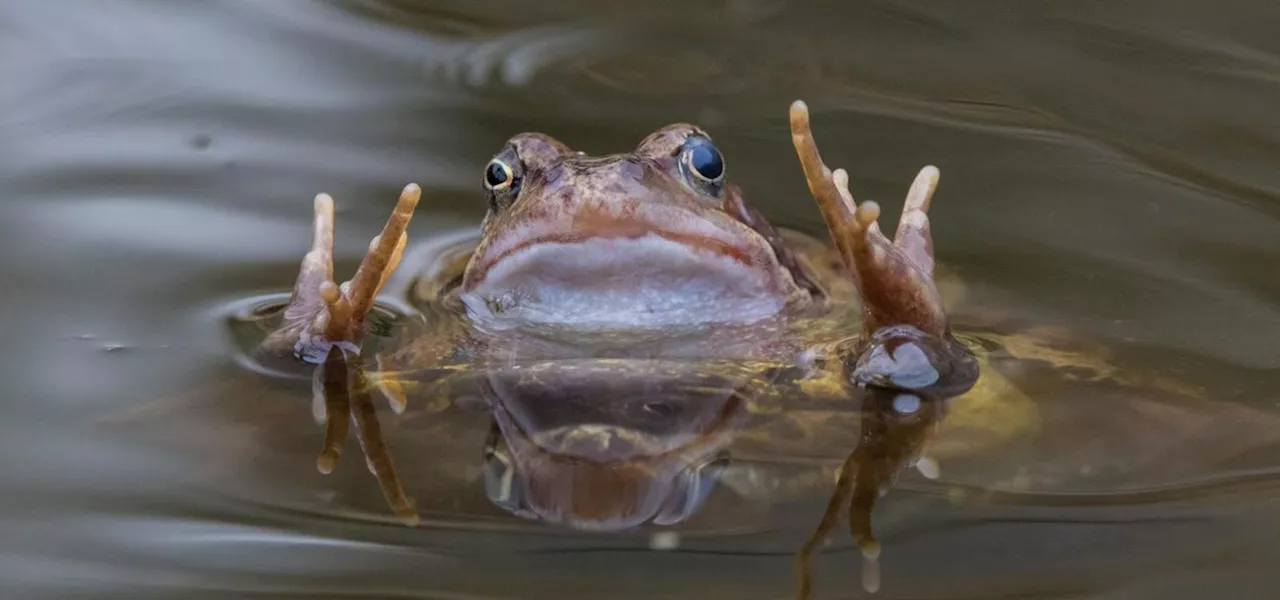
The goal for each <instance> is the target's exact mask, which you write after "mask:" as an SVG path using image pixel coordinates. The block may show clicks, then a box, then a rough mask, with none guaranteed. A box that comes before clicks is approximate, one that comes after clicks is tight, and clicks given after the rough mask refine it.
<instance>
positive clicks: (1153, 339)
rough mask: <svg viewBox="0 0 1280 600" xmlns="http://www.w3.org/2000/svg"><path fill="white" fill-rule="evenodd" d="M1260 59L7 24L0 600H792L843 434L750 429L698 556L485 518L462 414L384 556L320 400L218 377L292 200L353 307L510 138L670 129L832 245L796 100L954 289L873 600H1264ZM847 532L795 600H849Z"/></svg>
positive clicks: (1241, 25) (395, 31) (519, 13)
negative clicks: (393, 224) (923, 178)
mask: <svg viewBox="0 0 1280 600" xmlns="http://www.w3.org/2000/svg"><path fill="white" fill-rule="evenodd" d="M1277 27H1280V5H1275V4H1273V3H1268V2H1262V1H1258V0H1252V1H1245V0H1239V1H1229V2H1216V3H1203V2H1200V3H1197V2H1183V1H1163V2H1144V3H1080V2H1041V3H1026V2H990V3H985V4H983V5H981V6H978V5H973V4H970V3H954V2H951V3H947V2H897V3H888V2H861V3H846V2H810V3H786V2H779V1H769V0H735V1H727V2H718V3H710V4H708V5H705V6H701V5H692V4H690V3H671V4H670V5H669V6H668V5H658V4H650V3H635V2H572V1H563V0H562V1H557V2H544V3H519V2H505V3H486V4H485V5H484V6H478V5H477V3H472V2H432V3H427V2H408V1H403V0H401V1H377V0H350V1H347V2H309V3H303V2H291V3H284V2H213V1H207V2H199V3H195V2H186V3H168V2H165V3H157V2H116V3H112V4H111V5H109V6H108V5H105V4H103V3H100V2H90V1H84V0H81V1H73V0H66V1H63V2H57V3H52V2H38V1H35V0H10V1H7V2H4V3H3V4H2V5H0V80H3V82H4V83H3V85H0V199H3V202H2V203H0V248H3V254H0V256H2V257H3V259H2V260H0V269H3V278H2V281H3V282H4V294H3V300H2V301H3V314H4V324H5V325H4V331H5V333H6V334H7V336H8V338H9V344H8V346H7V348H8V350H7V352H6V353H5V356H4V364H5V367H4V368H3V372H4V374H5V376H4V382H5V391H6V393H5V394H4V395H3V403H2V404H0V406H2V407H3V408H0V410H3V418H0V449H2V450H3V451H2V452H0V456H2V458H0V465H3V467H2V468H0V507H2V508H3V513H2V514H3V515H4V516H3V517H0V532H2V534H0V540H3V541H2V542H0V590H2V591H3V594H2V595H3V596H4V597H6V598H78V597H95V598H150V597H154V598H173V597H183V598H202V597H210V598H212V597H219V598H221V597H236V598H258V597H263V598H265V597H271V598H291V597H333V598H339V597H341V598H347V597H351V598H365V597H368V598H374V597H377V598H385V597H395V598H401V597H404V598H620V599H623V598H703V597H708V596H709V595H710V596H714V597H723V598H735V599H739V598H785V597H790V596H791V595H792V594H793V590H794V585H795V581H794V570H793V563H794V556H795V553H796V552H797V551H798V550H799V549H800V548H801V546H802V545H803V544H804V542H805V540H806V539H807V538H808V537H809V535H810V534H811V533H812V532H813V530H814V529H815V527H817V525H818V522H819V520H820V519H821V518H822V516H823V513H824V510H825V507H826V504H827V501H828V498H829V497H830V495H831V494H832V493H833V491H834V490H835V488H836V475H837V473H838V471H839V470H840V467H841V464H842V463H843V462H844V461H845V457H846V456H847V455H849V454H850V453H851V452H853V451H854V449H855V446H856V445H857V443H858V430H859V422H860V419H861V422H862V426H863V427H866V426H867V423H868V422H870V421H867V420H866V417H860V416H859V413H858V412H856V411H854V410H853V409H852V408H849V407H845V406H843V405H841V404H840V403H827V404H821V405H817V406H813V405H806V406H802V407H795V406H791V407H788V406H787V405H786V404H785V403H783V404H779V405H778V406H775V407H774V408H775V409H776V411H775V412H776V413H781V414H784V415H786V416H785V417H778V418H777V419H765V418H758V419H756V420H754V421H752V424H751V426H750V427H748V428H747V429H746V430H745V431H744V432H743V433H742V434H741V435H740V436H739V437H738V438H736V439H735V440H734V441H733V443H732V444H731V445H730V446H729V448H730V450H731V451H732V453H733V456H734V460H733V461H732V462H731V463H730V466H729V467H728V468H727V469H725V471H724V472H723V473H722V474H721V475H720V478H719V479H720V484H719V485H718V486H716V487H715V489H713V490H711V491H710V493H709V495H708V496H707V498H706V499H705V504H704V505H703V506H702V508H701V509H700V510H696V511H693V513H694V514H693V515H692V516H691V517H690V519H689V520H688V521H686V522H684V523H681V524H679V525H676V526H674V527H672V528H666V527H652V526H650V527H645V528H641V529H638V530H631V531H625V532H619V533H588V532H579V531H574V530H570V529H567V528H561V527H554V526H550V525H541V524H538V523H537V522H535V521H531V520H528V519H522V518H520V517H517V516H513V515H511V514H509V513H508V512H507V511H505V510H504V509H503V508H502V507H501V506H499V505H498V504H495V502H493V501H491V496H489V495H486V494H487V493H488V492H487V490H488V489H489V488H487V487H486V481H487V480H486V476H488V475H492V473H488V472H487V471H486V458H485V456H486V453H485V449H486V447H487V444H488V443H489V441H491V439H490V434H491V424H492V423H491V418H490V416H489V415H488V413H486V412H485V411H484V410H482V409H479V408H477V406H476V404H477V401H476V400H475V399H468V398H435V399H431V400H429V401H425V402H424V403H423V404H422V405H421V406H411V407H410V409H409V410H408V411H406V412H405V413H404V414H403V415H399V416H396V415H394V414H392V413H391V412H390V411H387V410H383V409H382V408H380V409H379V410H380V412H383V413H384V414H383V417H384V419H383V427H384V429H385V430H386V432H387V436H388V444H389V445H390V446H392V447H393V448H394V450H395V452H396V454H397V459H398V460H399V461H400V464H401V466H400V470H401V473H402V476H403V478H404V480H405V485H406V488H408V489H407V491H408V492H409V493H410V494H411V495H412V496H413V497H414V498H415V499H416V500H417V502H418V509H419V512H420V514H421V516H422V523H421V524H420V525H419V526H418V527H415V528H408V527H405V526H403V525H401V524H400V523H398V522H397V521H396V520H395V519H393V518H392V516H391V514H390V511H388V509H387V507H386V504H385V502H384V501H383V499H382V496H381V494H380V492H379V489H378V487H377V484H376V482H375V481H374V480H373V478H372V477H371V476H370V475H369V473H368V472H367V470H365V469H364V468H362V467H361V466H360V465H359V458H358V451H356V450H354V449H350V450H348V454H349V455H351V456H348V457H346V458H344V461H345V462H344V463H343V465H342V468H339V469H338V470H337V471H336V472H335V473H333V474H331V475H328V476H325V475H321V474H320V473H318V472H317V471H316V469H315V456H316V453H317V452H318V451H319V448H320V444H321V438H322V436H323V428H322V427H320V426H317V425H316V424H315V420H314V418H313V415H312V407H311V392H310V383H309V382H308V381H307V380H306V379H305V377H303V378H299V377H293V378H290V377H284V376H278V375H279V374H269V373H268V374H264V373H259V372H254V371H252V370H251V369H249V368H246V365H245V364H244V363H243V361H241V360H239V356H240V350H239V348H240V345H239V344H238V343H237V338H236V337H235V335H234V334H235V332H236V331H237V330H235V329H234V328H232V327H230V326H229V323H230V322H231V321H232V320H234V319H233V317H234V315H235V314H237V311H243V310H248V308H246V307H251V306H253V303H254V301H256V300H258V299H263V298H269V297H270V295H271V294H279V293H282V292H287V290H288V287H289V285H290V284H291V282H292V278H293V277H294V275H295V273H296V268H297V264H298V260H299V259H300V257H301V255H302V253H303V252H304V251H305V249H306V248H307V246H308V244H309V235H310V229H309V227H310V225H309V216H310V215H309V210H310V199H311V197H312V196H313V195H314V194H315V193H316V192H318V191H327V192H329V193H331V194H333V195H334V196H335V197H336V198H337V202H338V209H339V213H338V240H337V246H338V251H339V255H340V256H339V259H340V260H339V264H338V265H337V266H338V269H339V272H341V273H349V272H351V270H352V269H353V268H354V266H355V262H356V261H357V260H358V258H359V256H360V252H362V251H363V249H364V247H365V245H366V244H367V243H368V239H369V237H370V236H371V235H373V234H374V232H376V231H377V228H378V227H379V226H380V224H381V222H382V221H383V219H384V218H385V215H386V213H387V211H388V210H389V209H390V207H391V205H392V203H393V202H394V200H395V195H396V192H397V191H398V190H399V188H400V187H401V186H402V185H404V184H405V183H407V182H410V181H414V182H418V183H419V184H421V185H422V186H423V189H424V202H423V205H424V206H423V207H422V208H420V211H419V214H418V216H417V218H416V219H415V220H414V222H413V225H412V229H411V232H410V233H411V236H412V239H413V240H414V241H415V242H416V243H417V244H418V245H419V246H418V247H421V244H425V243H429V242H430V241H432V240H439V239H442V236H456V235H458V234H460V233H465V232H467V231H470V230H471V229H472V228H474V226H475V225H476V224H477V223H478V222H479V219H480V218H481V216H482V215H483V212H484V208H485V205H484V199H483V197H482V195H481V194H480V192H479V181H480V173H481V168H482V167H483V165H484V164H485V161H487V160H488V158H489V157H490V156H491V155H492V154H493V152H495V151H496V150H497V149H498V148H500V146H501V144H502V142H503V141H504V140H505V139H506V138H507V137H508V136H509V135H510V134H512V133H515V132H518V131H525V130H535V131H545V132H547V133H550V134H552V135H555V136H556V137H558V138H560V139H561V140H564V141H566V142H567V143H569V144H571V145H573V146H575V147H577V148H581V149H583V150H586V151H588V152H593V153H595V152H608V151H617V150H622V149H627V148H631V147H633V146H634V144H635V143H636V141H638V140H639V139H640V138H641V137H643V136H644V135H645V134H647V133H648V132H650V131H652V130H653V129H655V128H657V127H658V126H660V125H663V124H666V123H669V122H674V121H694V122H697V123H700V124H701V125H703V126H704V127H705V128H706V129H708V130H709V131H711V133H712V134H713V135H714V136H715V138H716V140H717V143H718V144H719V146H720V147H721V149H722V150H723V151H724V152H725V155H726V156H727V160H728V170H729V173H730V177H733V178H734V179H735V180H736V181H737V182H738V183H740V184H741V185H743V187H744V188H745V189H746V192H747V194H748V197H749V198H750V200H751V201H752V202H753V204H755V205H756V206H757V207H758V208H760V209H761V210H762V211H763V212H765V213H766V214H768V215H769V216H770V217H771V218H772V219H774V221H775V223H777V224H780V225H787V226H790V227H794V228H797V229H800V230H804V231H809V232H812V233H815V234H822V228H821V221H820V219H819V216H818V213H817V211H816V210H814V208H813V206H812V201H811V200H810V199H809V196H808V194H807V193H806V189H805V185H804V182H803V179H802V176H801V171H800V169H799V166H798V165H797V164H796V161H795V154H794V151H793V150H792V148H791V145H790V140H789V138H788V133H787V123H786V107H787V104H788V103H789V102H790V101H791V100H792V99H794V98H804V99H805V100H806V101H808V103H809V105H810V106H811V107H812V108H813V110H814V123H815V128H816V131H817V133H818V135H819V137H820V139H822V140H823V142H822V143H823V148H824V155H825V157H826V158H827V160H828V162H830V163H831V164H833V165H840V166H846V167H848V168H849V169H850V172H851V179H852V181H853V184H852V187H853V188H854V192H855V194H858V195H860V196H862V197H866V198H874V199H877V200H880V201H881V202H882V204H883V205H885V206H886V207H887V208H888V209H889V210H888V212H889V213H890V214H888V215H886V218H888V219H891V220H892V219H894V218H895V217H896V215H895V214H892V213H894V212H895V209H896V206H897V204H898V202H899V198H901V197H902V194H903V192H904V191H905V189H906V186H907V184H908V183H909V182H910V179H911V177H912V176H913V175H914V173H915V171H916V169H918V168H919V166H921V165H923V164H936V165H938V166H939V167H940V168H941V170H942V174H943V176H942V185H941V189H940V191H939V194H938V197H937V199H936V201H935V208H934V210H933V219H934V223H935V241H936V246H937V248H938V252H939V257H940V260H941V262H942V263H943V265H944V266H945V267H947V268H948V269H949V272H950V273H952V274H953V276H954V279H953V280H951V281H952V283H949V284H948V286H947V287H946V288H945V293H946V294H947V295H948V300H949V301H950V302H951V303H952V304H953V305H954V309H953V319H954V321H955V325H956V328H957V329H958V330H960V331H961V332H964V333H965V334H966V335H967V336H969V338H970V339H971V340H973V341H974V343H975V344H979V345H982V346H983V347H985V348H987V349H988V351H989V356H988V357H987V360H988V361H989V362H988V366H987V368H986V369H985V370H984V373H983V379H982V380H981V381H980V382H979V385H978V386H977V387H976V388H975V389H974V390H973V391H972V392H970V393H969V394H967V395H965V396H963V397H960V398H956V399H954V400H952V402H951V405H950V406H949V407H948V410H947V415H946V417H945V418H943V419H942V420H941V421H940V422H938V423H936V425H937V426H938V427H939V429H938V431H937V432H936V435H933V436H932V437H931V438H930V439H929V440H928V447H929V448H930V449H929V451H928V452H929V455H930V456H932V457H933V458H935V459H936V460H937V462H938V464H939V467H940V476H939V477H938V478H937V479H929V478H927V477H924V476H923V475H921V474H920V473H919V472H918V471H917V470H907V471H904V472H903V473H902V474H901V476H900V477H899V479H898V480H897V483H896V484H895V486H894V488H893V491H891V492H890V493H889V494H888V495H887V496H885V497H884V498H882V499H881V500H880V501H879V504H878V505H877V507H876V512H875V513H874V519H873V521H874V526H875V529H876V535H877V537H878V538H879V540H880V542H881V543H882V544H883V547H884V551H883V555H882V556H881V558H880V567H881V570H882V572H881V573H880V580H881V581H880V591H879V592H878V595H880V596H882V597H885V598H896V597H903V598H950V599H956V598H990V597H1032V596H1034V597H1045V598H1067V597H1070V598H1120V597H1123V598H1162V599H1171V598H1205V597H1209V596H1210V595H1211V594H1212V595H1218V596H1221V597H1227V598H1241V599H1244V598H1273V597H1275V595H1276V593H1277V589H1280V575H1277V573H1276V570H1275V567H1274V565H1275V564H1276V560H1277V559H1278V558H1280V513H1278V512H1277V509H1276V506H1278V504H1277V501H1278V500H1280V472H1278V471H1277V470H1278V469H1280V392H1278V391H1277V390H1278V389H1280V271H1277V267H1276V265H1277V264H1280V197H1277V193H1278V190H1280V168H1277V167H1278V166H1280V111H1278V110H1276V107H1277V106H1280V102H1278V101H1280V38H1277V37H1276V36H1275V31H1276V29H1277ZM890 222H892V221H890ZM387 302H388V306H392V307H394V306H395V302H396V299H395V298H388V299H387ZM1046 340H1048V341H1046ZM899 408H900V407H899ZM908 412H910V411H908ZM930 414H931V413H930ZM906 430H910V431H912V432H914V431H915V429H912V428H911V427H907V428H906ZM904 431H905V430H904ZM912 435H915V434H914V433H913V434H912ZM907 438H908V439H910V440H916V441H919V440H918V439H917V438H915V437H911V436H907ZM353 444H354V443H353ZM352 456H354V458H353V457H352ZM921 470H923V471H925V472H927V471H928V470H929V469H927V468H922V469H921ZM845 529H846V526H845V525H839V526H837V529H836V532H835V533H833V535H832V536H831V538H830V539H831V543H830V545H829V546H827V547H826V548H825V550H824V551H823V553H822V554H821V556H820V557H819V558H817V559H816V562H815V569H816V570H815V573H816V580H815V592H814V593H815V597H818V598H846V597H855V596H862V595H864V594H865V592H864V591H863V581H862V575H863V574H862V569H861V567H860V566H859V564H860V558H859V556H858V552H857V549H856V546H855V545H854V544H853V542H852V541H851V539H850V538H849V536H848V535H847V534H846V533H842V532H843V531H845ZM670 532H675V533H674V535H673V534H672V533H670ZM708 590H710V591H708Z"/></svg>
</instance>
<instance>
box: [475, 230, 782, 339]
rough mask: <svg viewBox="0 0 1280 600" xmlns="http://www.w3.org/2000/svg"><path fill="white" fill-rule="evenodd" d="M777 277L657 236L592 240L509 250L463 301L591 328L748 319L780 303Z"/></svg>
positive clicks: (479, 309)
mask: <svg viewBox="0 0 1280 600" xmlns="http://www.w3.org/2000/svg"><path fill="white" fill-rule="evenodd" d="M774 269H776V267H774ZM779 277H781V273H780V272H778V271H776V270H772V269H769V268H763V267H762V268H752V267H749V266H747V265H745V264H743V263H742V262H739V261H737V260H734V259H733V258H730V257H727V256H724V255H721V254H719V253H716V252H712V251H709V250H703V249H700V248H694V247H690V246H686V245H684V244H680V243H677V242H673V241H670V240H667V239H665V238H663V237H661V236H658V235H653V234H650V235H647V236H644V237H639V238H615V239H604V238H593V239H589V240H586V241H583V242H574V243H542V244H537V245H534V246H531V247H528V248H525V249H523V250H520V251H519V252H517V253H515V254H512V255H510V256H507V257H506V258H503V259H502V260H501V261H500V262H499V263H498V264H497V265H494V266H493V267H492V268H491V269H490V270H489V272H488V274H487V275H486V277H485V279H484V280H483V281H482V282H481V283H480V284H479V285H477V286H476V287H475V288H474V289H472V290H471V291H469V292H467V293H465V294H463V295H462V300H463V301H464V302H465V303H466V305H467V306H468V308H469V309H470V310H471V311H472V313H473V314H474V315H475V316H480V317H488V318H493V319H497V320H501V321H507V320H511V321H514V322H524V323H535V324H547V325H566V326H574V327H581V328H591V329H653V328H662V327H685V326H695V325H703V324H707V325H712V324H725V323H749V322H753V321H759V320H761V319H765V318H768V317H771V316H773V315H775V314H777V313H778V312H779V311H780V310H782V308H783V307H784V306H786V304H787V300H788V298H787V294H786V293H785V292H783V291H781V290H785V289H788V288H787V286H786V285H784V284H783V282H781V281H779Z"/></svg>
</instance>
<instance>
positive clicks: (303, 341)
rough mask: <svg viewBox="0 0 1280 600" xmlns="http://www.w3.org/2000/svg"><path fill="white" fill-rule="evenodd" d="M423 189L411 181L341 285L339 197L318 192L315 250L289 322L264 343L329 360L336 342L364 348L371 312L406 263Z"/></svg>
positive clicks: (281, 351)
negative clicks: (336, 238)
mask: <svg viewBox="0 0 1280 600" xmlns="http://www.w3.org/2000/svg"><path fill="white" fill-rule="evenodd" d="M421 193H422V190H421V188H419V187H418V186H417V185H416V184H409V185H407V186H405V188H404V191H402V192H401V193H400V200H399V202H397V203H396V207H395V210H394V211H393V212H392V213H391V217H390V218H388V219H387V224H386V226H384V227H383V228H382V233H381V234H379V235H378V236H377V237H375V238H373V241H372V242H371V243H370V244H369V251H368V252H367V253H366V254H365V256H364V260H362V261H361V262H360V268H359V269H357V270H356V274H355V276H354V277H352V278H351V280H349V281H347V282H346V283H343V284H342V285H341V286H339V285H338V284H336V283H334V280H333V198H331V197H329V195H328V194H320V195H319V196H316V200H315V233H314V238H313V240H312V245H311V251H310V252H307V254H306V256H305V257H303V259H302V267H301V268H300V269H299V271H298V280H297V283H295V284H294V288H293V295H292V297H291V298H290V299H289V306H288V307H287V308H286V309H285V311H284V320H283V322H282V323H281V324H280V327H279V328H278V329H277V330H276V331H275V332H273V333H272V334H271V335H270V336H268V337H267V339H266V340H265V341H264V342H263V344H262V348H263V349H264V350H266V351H268V352H271V353H275V354H285V353H290V352H291V353H292V354H293V355H294V356H296V357H297V358H299V359H301V360H304V361H306V362H309V363H316V364H318V363H320V362H323V361H324V360H325V357H326V356H328V354H329V350H330V348H332V347H333V346H335V345H337V346H340V347H342V348H343V349H344V350H346V351H350V352H359V343H360V338H361V336H362V334H363V333H364V319H365V315H366V313H368V312H369V309H370V308H371V307H372V306H373V300H374V298H376V297H377V295H378V292H379V291H380V290H381V289H382V286H383V284H384V283H386V281H387V278H388V277H389V276H390V275H391V273H392V272H393V271H394V270H395V268H396V265H398V264H399V263H400V258H401V256H402V255H403V253H404V246H405V242H406V236H405V228H406V227H408V225H409V220H410V219H411V218H413V210H414V208H415V207H417V205H418V198H419V197H420V196H421Z"/></svg>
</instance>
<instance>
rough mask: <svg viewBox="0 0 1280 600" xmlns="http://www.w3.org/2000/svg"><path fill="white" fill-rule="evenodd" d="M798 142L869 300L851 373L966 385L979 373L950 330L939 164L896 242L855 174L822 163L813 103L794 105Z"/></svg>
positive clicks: (912, 197) (903, 385)
mask: <svg viewBox="0 0 1280 600" xmlns="http://www.w3.org/2000/svg"><path fill="white" fill-rule="evenodd" d="M791 140H792V142H793V143H794V144H795V147H796V153H797V154H798V155H799V157H800V165H801V167H802V168H803V169H804V175H805V180H806V181H807V183H808V184H809V191H810V192H811V193H812V194H813V197H814V200H816V201H817V204H818V210H819V211H820V212H821V213H822V218H823V221H825V222H826V225H827V229H828V230H829V231H830V233H831V237H832V239H833V241H834V242H835V245H836V249H837V250H838V251H839V253H840V257H841V258H842V259H843V262H844V264H845V267H846V268H847V269H848V271H849V276H850V278H851V279H852V280H853V283H854V285H855V286H857V289H858V294H859V296H860V297H861V299H862V340H860V341H859V342H858V343H857V344H855V345H854V347H853V348H845V349H844V350H848V351H851V354H852V356H851V360H849V361H847V362H848V363H849V366H850V371H851V372H850V378H851V379H852V380H853V381H854V383H857V384H859V385H875V386H880V387H892V388H900V389H914V390H921V389H932V388H935V387H937V386H942V387H943V388H945V390H946V391H945V393H947V394H948V395H950V394H954V393H961V392H963V391H964V390H967V389H968V387H969V386H971V385H972V383H973V381H974V380H975V379H976V378H977V364H976V361H975V360H974V358H973V355H972V354H971V353H969V352H968V349H967V348H965V347H964V345H963V344H961V343H960V342H958V341H956V340H955V338H954V337H952V335H951V326H950V323H949V322H948V319H947V314H946V311H945V310H944V309H943V305H942V298H941V296H940V295H939V294H938V288H937V286H936V285H935V283H934V280H933V266H934V260H933V237H932V235H931V233H930V227H929V214H928V213H929V204H930V201H931V200H932V199H933V192H934V190H935V189H936V188H937V187H938V177H939V173H938V169H937V168H935V167H932V166H927V167H924V168H923V169H921V170H920V173H919V174H918V175H916V179H915V181H914V182H913V183H912V184H911V188H910V189H909V190H908V191H907V198H906V201H905V203H904V206H903V211H902V218H901V220H900V221H899V222H898V229H897V232H896V233H895V234H894V239H893V240H890V239H889V238H888V237H886V236H885V235H884V234H883V233H881V231H880V226H879V224H877V222H876V220H877V219H878V218H879V216H880V206H879V205H878V204H876V203H875V202H872V201H870V200H868V201H865V202H863V203H861V204H858V203H857V202H855V201H854V199H853V195H852V194H851V193H849V174H848V173H847V172H846V171H845V170H844V169H836V170H835V171H832V170H831V169H829V168H828V167H827V165H826V164H824V163H823V162H822V156H821V155H820V154H819V153H818V146H817V142H816V141H815V140H814V138H813V132H812V130H811V129H810V124H809V108H808V106H806V105H805V103H804V102H802V101H799V100H797V101H795V102H794V103H792V104H791Z"/></svg>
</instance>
